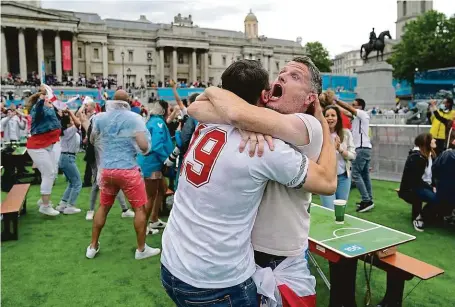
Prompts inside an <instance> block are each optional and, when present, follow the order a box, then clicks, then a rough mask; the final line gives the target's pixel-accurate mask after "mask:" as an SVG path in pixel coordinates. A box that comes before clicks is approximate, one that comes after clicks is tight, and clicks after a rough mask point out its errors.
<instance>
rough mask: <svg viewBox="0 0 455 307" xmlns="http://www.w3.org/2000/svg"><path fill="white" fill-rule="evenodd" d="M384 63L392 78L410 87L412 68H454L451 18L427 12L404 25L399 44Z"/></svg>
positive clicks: (454, 40)
mask: <svg viewBox="0 0 455 307" xmlns="http://www.w3.org/2000/svg"><path fill="white" fill-rule="evenodd" d="M393 50H394V53H393V54H392V56H391V57H390V58H389V60H388V62H389V63H390V64H392V66H393V68H394V72H393V75H394V77H395V78H396V79H400V80H407V81H408V82H410V83H411V84H414V73H415V71H416V69H418V70H419V71H426V70H429V69H436V68H444V67H451V66H455V16H453V17H451V18H447V17H446V16H445V15H444V14H443V13H439V12H437V11H429V12H427V13H425V14H423V15H422V16H419V17H418V18H417V19H416V20H413V21H411V22H409V23H408V24H406V26H405V33H404V34H403V36H402V39H401V41H400V42H399V43H398V44H396V45H395V46H394V47H393Z"/></svg>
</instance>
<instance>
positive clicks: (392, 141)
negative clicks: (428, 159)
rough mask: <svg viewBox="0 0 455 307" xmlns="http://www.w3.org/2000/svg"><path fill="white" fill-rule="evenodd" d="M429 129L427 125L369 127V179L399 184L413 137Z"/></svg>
mask: <svg viewBox="0 0 455 307" xmlns="http://www.w3.org/2000/svg"><path fill="white" fill-rule="evenodd" d="M430 128H431V126H428V125H370V133H371V142H372V144H373V150H372V155H371V167H372V172H371V177H372V178H373V179H379V180H389V181H396V182H400V181H401V175H402V174H403V168H404V164H405V162H406V159H407V157H408V154H409V151H410V150H411V149H412V148H414V139H415V137H416V136H417V135H419V134H421V133H424V132H429V131H430Z"/></svg>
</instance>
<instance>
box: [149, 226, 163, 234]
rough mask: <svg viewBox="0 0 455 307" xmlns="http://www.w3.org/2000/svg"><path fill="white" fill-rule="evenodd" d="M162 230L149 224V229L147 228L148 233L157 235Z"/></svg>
mask: <svg viewBox="0 0 455 307" xmlns="http://www.w3.org/2000/svg"><path fill="white" fill-rule="evenodd" d="M159 232H160V231H159V230H158V229H153V228H150V227H149V226H147V230H146V233H145V234H146V235H156V234H157V233H159Z"/></svg>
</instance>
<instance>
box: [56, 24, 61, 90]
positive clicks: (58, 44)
mask: <svg viewBox="0 0 455 307" xmlns="http://www.w3.org/2000/svg"><path fill="white" fill-rule="evenodd" d="M54 45H55V74H56V75H57V81H59V82H62V43H61V42H60V33H58V31H56V32H55V43H54Z"/></svg>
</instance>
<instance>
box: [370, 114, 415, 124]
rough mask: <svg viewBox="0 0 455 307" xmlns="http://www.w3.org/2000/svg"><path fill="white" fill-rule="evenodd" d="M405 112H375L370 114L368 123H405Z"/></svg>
mask: <svg viewBox="0 0 455 307" xmlns="http://www.w3.org/2000/svg"><path fill="white" fill-rule="evenodd" d="M407 117H408V116H407V115H406V114H376V115H370V124H377V125H378V124H381V125H406V119H407Z"/></svg>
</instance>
